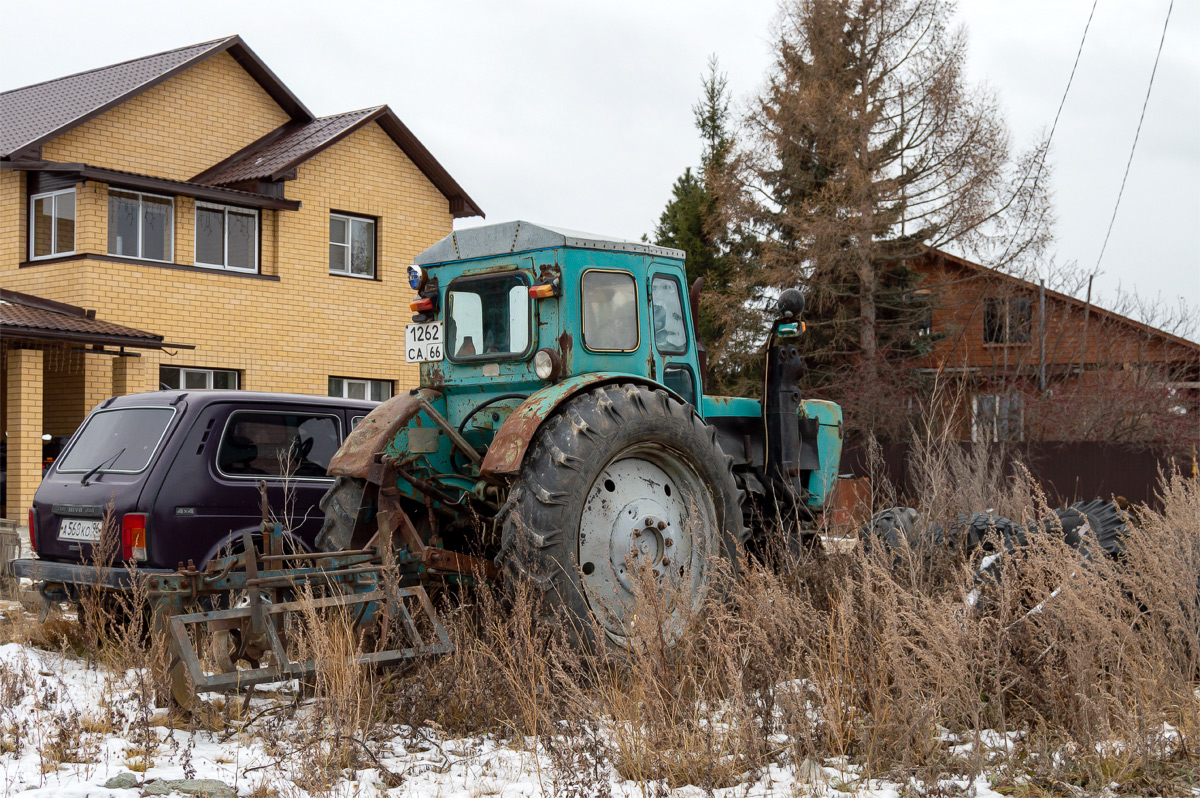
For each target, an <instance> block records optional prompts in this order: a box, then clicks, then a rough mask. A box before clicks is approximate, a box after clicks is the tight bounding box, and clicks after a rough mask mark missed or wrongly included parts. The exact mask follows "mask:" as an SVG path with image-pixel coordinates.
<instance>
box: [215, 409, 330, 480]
mask: <svg viewBox="0 0 1200 798" xmlns="http://www.w3.org/2000/svg"><path fill="white" fill-rule="evenodd" d="M340 445H341V423H340V421H339V419H338V417H337V416H331V415H318V414H309V413H281V412H254V411H240V410H239V411H237V412H235V413H234V414H233V415H232V416H230V418H229V423H228V424H226V426H225V434H224V435H222V436H221V447H220V449H218V450H217V469H218V470H219V471H220V472H221V473H222V474H225V475H226V476H231V477H241V476H254V477H260V476H273V477H283V476H294V477H310V478H313V477H315V478H321V477H325V476H326V471H325V470H326V469H327V468H328V467H329V461H330V459H332V458H333V455H334V453H335V452H337V450H338V446H340Z"/></svg>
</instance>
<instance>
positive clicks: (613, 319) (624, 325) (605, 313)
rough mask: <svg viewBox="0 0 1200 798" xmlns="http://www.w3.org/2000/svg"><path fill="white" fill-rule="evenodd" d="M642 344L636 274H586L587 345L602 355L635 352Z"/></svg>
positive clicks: (584, 286)
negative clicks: (634, 277) (603, 353)
mask: <svg viewBox="0 0 1200 798" xmlns="http://www.w3.org/2000/svg"><path fill="white" fill-rule="evenodd" d="M640 342H641V332H640V331H639V329H638V308H637V284H636V283H634V281H633V275H632V274H629V273H628V272H605V271H600V270H598V269H593V270H591V271H587V272H584V273H583V343H584V345H585V346H586V347H587V348H588V349H591V350H594V351H599V352H632V351H633V350H635V349H637V348H638V345H639V343H640Z"/></svg>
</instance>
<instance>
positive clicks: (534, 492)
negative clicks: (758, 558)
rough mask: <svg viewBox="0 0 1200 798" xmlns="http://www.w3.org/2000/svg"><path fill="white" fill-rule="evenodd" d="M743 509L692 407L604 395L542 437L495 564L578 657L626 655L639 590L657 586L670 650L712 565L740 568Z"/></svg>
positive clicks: (647, 393)
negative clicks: (532, 596)
mask: <svg viewBox="0 0 1200 798" xmlns="http://www.w3.org/2000/svg"><path fill="white" fill-rule="evenodd" d="M741 501H742V495H741V493H740V491H739V490H738V488H737V485H736V483H735V481H734V477H733V470H732V460H731V459H730V458H729V457H728V456H727V455H725V453H724V452H722V451H721V449H720V447H719V445H718V444H717V440H716V433H715V431H714V430H713V429H712V428H711V427H709V426H707V425H706V424H705V423H704V422H703V421H702V420H701V419H700V417H699V416H697V415H696V413H695V412H694V411H693V410H692V408H690V407H689V406H687V405H685V404H683V403H681V402H679V401H678V400H676V399H674V398H672V397H671V396H669V395H668V394H667V393H666V392H664V391H661V390H653V389H651V388H649V387H646V386H642V385H608V386H603V387H600V388H597V389H595V390H593V391H590V392H588V393H585V394H583V395H581V396H577V397H574V398H572V399H570V400H569V401H567V402H566V403H565V405H564V406H563V407H561V408H559V410H558V411H557V412H555V413H554V415H552V416H551V417H550V418H548V419H547V420H546V422H545V423H544V424H543V425H542V426H541V428H540V429H539V430H538V432H537V435H536V437H535V438H534V441H533V443H532V445H531V447H530V449H529V453H528V454H527V455H526V458H525V462H524V464H523V465H522V468H521V472H520V476H519V477H518V479H517V481H516V483H515V484H514V485H513V486H512V489H511V490H510V492H509V498H508V501H507V502H506V503H505V505H504V508H503V509H502V510H501V523H502V545H501V551H500V554H499V555H498V556H497V558H496V564H497V565H498V566H499V567H500V568H502V569H503V570H504V572H505V573H506V575H507V576H509V577H516V578H518V579H528V580H531V581H532V582H533V583H534V584H535V585H536V586H537V587H538V588H539V589H540V592H541V593H542V594H544V596H545V599H546V601H547V602H548V606H547V607H546V609H547V610H548V614H552V615H555V616H558V617H560V618H562V619H563V620H565V621H566V622H567V623H568V624H569V626H570V629H569V634H570V637H571V638H572V639H573V640H574V642H576V643H577V644H581V645H582V646H583V647H585V648H593V647H595V646H597V644H599V645H600V646H609V647H612V648H614V649H616V650H618V651H619V650H621V649H624V648H625V647H626V646H627V645H628V641H629V637H630V632H631V628H632V626H633V624H634V622H635V618H636V612H637V606H636V597H637V596H638V595H639V594H640V590H641V589H642V588H643V587H644V586H651V585H661V586H663V587H664V588H665V589H666V595H667V596H668V597H669V602H670V603H669V604H668V605H667V611H666V615H667V617H665V618H663V619H662V621H663V626H664V627H666V628H665V629H664V630H663V631H664V633H665V634H666V635H667V637H668V638H669V639H671V642H674V640H677V639H678V637H679V635H681V634H682V632H683V630H684V628H685V626H686V624H687V623H688V620H689V619H690V618H691V617H692V616H693V615H694V613H695V612H696V611H698V610H699V609H700V608H701V604H702V602H703V601H704V599H705V597H706V595H708V593H709V591H710V590H712V589H713V588H714V587H715V586H716V583H717V581H718V579H719V578H720V577H719V573H718V572H719V570H720V569H714V568H713V565H714V563H715V562H717V561H719V560H725V561H726V562H728V563H729V566H730V570H731V571H732V569H734V568H736V563H737V557H738V547H739V545H740V544H742V543H744V542H745V537H746V531H745V529H744V527H743V525H742V509H741ZM642 595H644V594H642Z"/></svg>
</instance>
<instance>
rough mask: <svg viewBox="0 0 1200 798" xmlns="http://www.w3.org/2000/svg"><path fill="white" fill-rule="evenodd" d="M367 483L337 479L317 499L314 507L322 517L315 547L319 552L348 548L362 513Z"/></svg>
mask: <svg viewBox="0 0 1200 798" xmlns="http://www.w3.org/2000/svg"><path fill="white" fill-rule="evenodd" d="M366 486H367V482H366V480H363V479H357V478H355V477H338V478H337V479H336V480H334V482H333V486H332V487H330V488H329V490H328V491H326V492H325V495H324V496H322V497H321V501H320V502H319V504H318V506H319V507H320V508H321V510H322V511H323V512H324V513H325V520H324V522H322V524H321V531H320V532H318V533H317V538H316V545H317V548H318V549H320V550H321V551H343V550H345V549H348V548H350V544H351V542H352V539H353V537H354V529H355V526H356V523H357V520H358V517H359V514H360V513H361V512H362V498H363V490H364V489H365V488H366Z"/></svg>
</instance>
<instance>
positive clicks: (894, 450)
mask: <svg viewBox="0 0 1200 798" xmlns="http://www.w3.org/2000/svg"><path fill="white" fill-rule="evenodd" d="M960 445H961V446H962V447H963V448H964V449H966V450H970V449H971V447H974V446H991V447H994V448H995V450H996V453H997V454H998V455H1000V456H1001V457H1002V460H1003V463H1004V468H1005V470H1006V472H1007V473H1012V470H1013V467H1014V464H1015V463H1016V462H1021V463H1023V464H1024V465H1025V467H1027V468H1028V469H1029V471H1030V473H1031V474H1032V475H1033V477H1034V478H1035V479H1037V480H1038V482H1040V483H1041V484H1042V486H1043V488H1044V489H1045V491H1046V494H1047V496H1048V497H1049V498H1050V499H1051V501H1053V502H1055V503H1056V504H1066V503H1069V502H1073V501H1079V500H1087V499H1111V498H1113V497H1114V496H1121V497H1124V498H1125V499H1128V500H1129V501H1130V502H1131V503H1133V504H1139V503H1142V502H1145V503H1147V504H1150V505H1151V506H1157V505H1158V501H1157V498H1156V496H1155V491H1156V490H1157V486H1158V483H1159V474H1160V473H1161V472H1163V471H1165V470H1167V469H1169V468H1171V467H1176V468H1178V469H1180V470H1181V471H1182V472H1183V473H1185V474H1188V475H1192V476H1194V475H1195V474H1196V468H1197V464H1196V459H1195V458H1196V455H1195V453H1194V451H1193V452H1191V453H1186V452H1185V453H1184V454H1183V455H1182V456H1181V455H1180V454H1179V447H1178V446H1175V447H1167V446H1162V447H1155V446H1142V447H1133V446H1126V445H1119V444H1111V443H1094V442H1086V441H1081V442H1075V443H1017V444H1007V445H1004V446H998V445H996V444H974V443H962V444H960ZM908 453H909V444H906V443H898V444H884V445H883V470H884V473H885V475H886V476H887V478H888V479H889V480H891V482H892V484H893V485H895V486H896V489H897V490H898V491H899V492H900V494H901V497H902V498H906V499H907V500H910V501H911V500H912V498H913V496H912V493H913V482H912V479H911V478H910V475H909V472H908V459H909V458H908ZM842 471H843V473H852V474H854V476H867V475H868V474H869V468H868V465H867V450H866V448H865V447H863V446H853V447H850V448H849V449H847V451H846V454H845V456H844V457H843V458H842Z"/></svg>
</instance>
